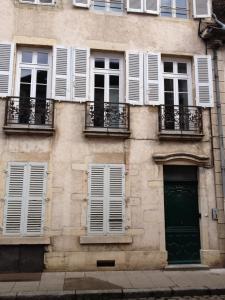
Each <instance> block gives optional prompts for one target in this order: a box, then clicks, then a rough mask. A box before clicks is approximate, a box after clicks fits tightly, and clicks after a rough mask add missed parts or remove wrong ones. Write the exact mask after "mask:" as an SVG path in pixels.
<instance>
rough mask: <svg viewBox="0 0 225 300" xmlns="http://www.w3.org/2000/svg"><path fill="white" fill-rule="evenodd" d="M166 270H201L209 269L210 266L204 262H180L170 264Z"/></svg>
mask: <svg viewBox="0 0 225 300" xmlns="http://www.w3.org/2000/svg"><path fill="white" fill-rule="evenodd" d="M164 270H165V271H201V270H209V266H207V265H202V264H179V265H168V266H166V267H165V269H164Z"/></svg>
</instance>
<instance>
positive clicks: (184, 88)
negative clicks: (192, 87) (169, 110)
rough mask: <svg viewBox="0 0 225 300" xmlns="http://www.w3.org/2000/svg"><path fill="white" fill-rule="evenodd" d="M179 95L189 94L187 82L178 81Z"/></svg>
mask: <svg viewBox="0 0 225 300" xmlns="http://www.w3.org/2000/svg"><path fill="white" fill-rule="evenodd" d="M178 89H179V93H181V92H187V80H178Z"/></svg>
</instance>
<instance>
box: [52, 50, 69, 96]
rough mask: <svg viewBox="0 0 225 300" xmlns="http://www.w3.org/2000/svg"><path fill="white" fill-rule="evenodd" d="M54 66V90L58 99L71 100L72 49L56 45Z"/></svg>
mask: <svg viewBox="0 0 225 300" xmlns="http://www.w3.org/2000/svg"><path fill="white" fill-rule="evenodd" d="M53 59H54V68H53V87H54V88H53V90H54V98H55V99H56V100H70V87H69V84H70V51H69V49H68V48H64V47H58V46H57V47H55V49H54V56H53Z"/></svg>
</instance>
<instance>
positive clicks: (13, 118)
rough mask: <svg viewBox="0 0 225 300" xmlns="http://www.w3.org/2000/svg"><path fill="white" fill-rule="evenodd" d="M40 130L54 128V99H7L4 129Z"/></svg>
mask: <svg viewBox="0 0 225 300" xmlns="http://www.w3.org/2000/svg"><path fill="white" fill-rule="evenodd" d="M10 128H12V129H13V128H17V129H27V128H29V129H38V130H42V129H43V130H52V129H53V128H54V101H53V99H38V98H27V97H7V98H6V108H5V126H4V129H10Z"/></svg>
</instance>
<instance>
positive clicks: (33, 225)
mask: <svg viewBox="0 0 225 300" xmlns="http://www.w3.org/2000/svg"><path fill="white" fill-rule="evenodd" d="M46 172H47V166H46V164H43V163H30V164H29V167H28V174H29V178H28V181H29V183H28V196H27V213H26V233H27V234H40V233H42V231H43V218H44V201H45V193H46Z"/></svg>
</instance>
